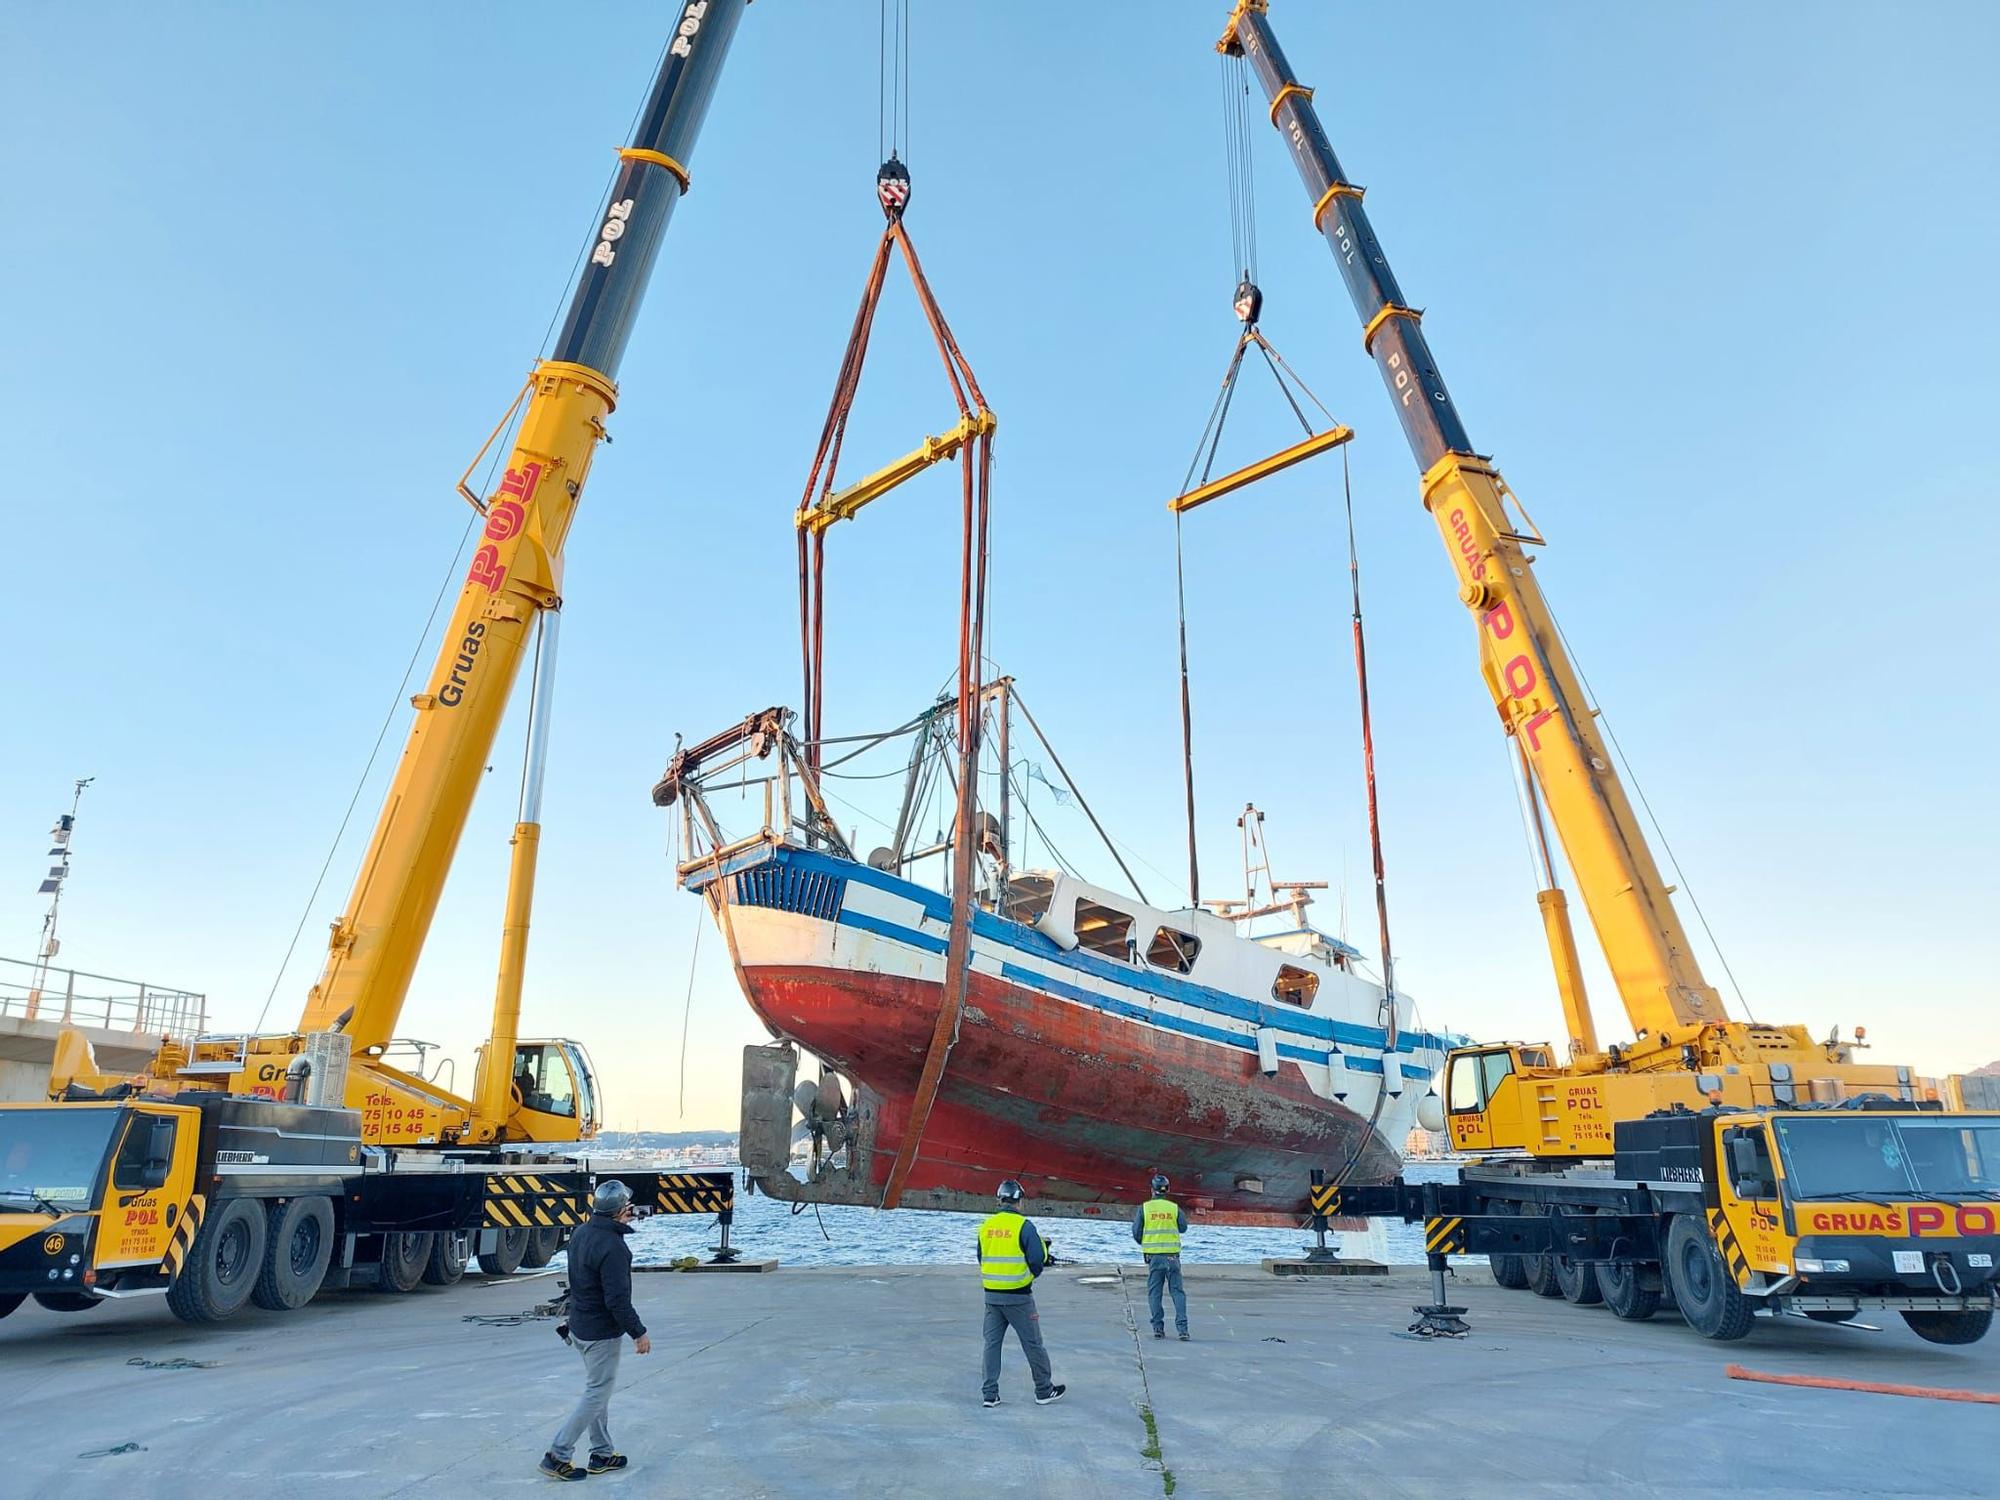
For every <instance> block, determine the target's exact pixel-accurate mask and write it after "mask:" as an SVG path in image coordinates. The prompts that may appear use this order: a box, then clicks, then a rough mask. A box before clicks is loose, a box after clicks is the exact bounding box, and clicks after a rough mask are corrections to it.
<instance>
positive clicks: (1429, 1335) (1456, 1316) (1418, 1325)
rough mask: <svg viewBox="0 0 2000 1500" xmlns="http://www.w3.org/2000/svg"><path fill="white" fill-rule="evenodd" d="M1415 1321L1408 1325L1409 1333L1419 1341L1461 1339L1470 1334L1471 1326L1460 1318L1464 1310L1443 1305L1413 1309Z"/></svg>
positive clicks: (1433, 1304)
mask: <svg viewBox="0 0 2000 1500" xmlns="http://www.w3.org/2000/svg"><path fill="white" fill-rule="evenodd" d="M1410 1311H1411V1312H1413V1313H1415V1314H1416V1315H1417V1321H1416V1322H1414V1323H1412V1324H1411V1325H1410V1332H1411V1333H1414V1334H1415V1335H1416V1336H1417V1337H1418V1338H1420V1339H1462V1338H1464V1337H1465V1336H1466V1335H1467V1334H1468V1333H1470V1332H1472V1325H1471V1324H1470V1323H1468V1322H1466V1321H1465V1319H1464V1318H1463V1317H1461V1316H1460V1314H1462V1313H1463V1312H1464V1311H1465V1309H1464V1308H1462V1307H1447V1306H1445V1305H1444V1304H1443V1303H1432V1304H1430V1305H1428V1306H1423V1307H1413V1308H1411V1309H1410Z"/></svg>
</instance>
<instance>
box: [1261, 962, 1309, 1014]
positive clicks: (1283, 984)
mask: <svg viewBox="0 0 2000 1500" xmlns="http://www.w3.org/2000/svg"><path fill="white" fill-rule="evenodd" d="M1318 993H1319V975H1317V974H1315V973H1313V971H1312V970H1311V969H1300V968H1295V967H1293V966H1292V965H1291V964H1279V965H1278V977H1277V978H1276V979H1274V980H1273V981H1272V982H1271V998H1272V999H1273V1000H1282V1001H1283V1002H1284V1003H1285V1004H1287V1005H1301V1006H1303V1005H1311V1004H1312V1003H1313V996H1314V995H1317V994H1318Z"/></svg>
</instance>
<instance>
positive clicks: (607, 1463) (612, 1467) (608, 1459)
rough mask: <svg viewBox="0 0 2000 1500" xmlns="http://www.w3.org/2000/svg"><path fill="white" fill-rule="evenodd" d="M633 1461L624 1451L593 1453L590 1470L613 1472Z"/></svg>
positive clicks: (596, 1472) (594, 1471)
mask: <svg viewBox="0 0 2000 1500" xmlns="http://www.w3.org/2000/svg"><path fill="white" fill-rule="evenodd" d="M630 1462H632V1460H631V1459H629V1458H627V1457H626V1456H625V1455H624V1454H622V1453H593V1454H591V1455H590V1472H591V1473H593V1474H611V1473H615V1472H616V1471H617V1470H619V1469H622V1468H624V1467H625V1466H626V1465H627V1464H629V1463H630Z"/></svg>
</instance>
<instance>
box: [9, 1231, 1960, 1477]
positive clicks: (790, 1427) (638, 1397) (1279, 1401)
mask: <svg viewBox="0 0 2000 1500" xmlns="http://www.w3.org/2000/svg"><path fill="white" fill-rule="evenodd" d="M1135 1270H1136V1268H1134V1267H1132V1266H1126V1267H1123V1268H1122V1269H1121V1268H1117V1267H1108V1266H1106V1267H1090V1266H1067V1265H1065V1266H1059V1267H1057V1268H1055V1269H1054V1270H1052V1271H1050V1272H1049V1273H1048V1274H1047V1275H1046V1276H1044V1277H1043V1278H1042V1281H1041V1284H1040V1292H1039V1298H1040V1302H1041V1309H1042V1322H1043V1327H1044V1331H1045V1334H1046V1337H1047V1341H1048V1344H1049V1347H1050V1350H1051V1352H1052V1353H1053V1355H1054V1360H1055V1371H1056V1378H1057V1379H1058V1380H1061V1381H1064V1382H1066V1383H1067V1384H1068V1386H1069V1395H1068V1398H1067V1399H1066V1400H1064V1401H1062V1402H1061V1403H1059V1404H1057V1405H1053V1406H1048V1407H1038V1406H1036V1405H1035V1404H1034V1403H1033V1401H1032V1400H1031V1399H1030V1395H1031V1393H1030V1390H1029V1386H1028V1381H1027V1376H1026V1370H1025V1366H1024V1364H1023V1361H1022V1360H1021V1358H1020V1352H1019V1349H1018V1348H1017V1347H1013V1346H1011V1345H1010V1347H1009V1350H1008V1354H1007V1359H1006V1363H1005V1365H1004V1368H1003V1374H1002V1393H1001V1394H1002V1398H1003V1401H1004V1403H1005V1404H1003V1405H1002V1406H1000V1407H999V1408H998V1409H997V1410H993V1411H986V1410H982V1409H981V1407H980V1406H979V1402H978V1394H979V1391H978V1386H979V1378H978V1377H979V1371H978V1364H979V1339H978V1326H979V1318H980V1311H979V1291H978V1287H977V1284H976V1278H975V1274H974V1273H973V1271H972V1270H971V1269H970V1268H969V1267H923V1268H911V1267H885V1268H880V1269H855V1270H837V1271H835V1270H827V1271H795V1270H780V1271H778V1272H776V1273H774V1274H771V1275H764V1276H690V1275H672V1274H668V1275H649V1276H642V1277H640V1278H638V1290H637V1299H638V1305H639V1308H640V1311H641V1314H642V1316H644V1317H645V1319H646V1321H647V1322H648V1323H649V1324H650V1325H651V1327H652V1329H653V1337H654V1351H653V1353H652V1354H651V1355H650V1356H649V1357H646V1358H643V1359H642V1358H638V1357H635V1356H634V1355H633V1354H632V1353H631V1351H630V1348H629V1346H628V1347H627V1350H626V1354H625V1361H624V1365H623V1368H622V1370H621V1372H620V1386H619V1392H618V1396H617V1399H616V1402H615V1403H614V1406H613V1409H612V1418H613V1431H614V1433H615V1434H616V1436H617V1440H618V1443H619V1446H620V1447H621V1448H622V1449H623V1450H624V1451H625V1452H626V1453H628V1454H629V1455H630V1456H631V1458H632V1465H633V1466H632V1468H631V1469H630V1470H628V1471H627V1472H625V1473H624V1474H620V1475H608V1476H602V1477H599V1478H595V1479H591V1480H589V1481H586V1483H587V1484H588V1485H590V1486H592V1487H593V1489H602V1488H607V1487H612V1486H616V1487H619V1488H620V1489H621V1490H622V1491H623V1492H625V1493H628V1494H643V1495H647V1496H662V1497H702V1500H738V1497H742V1500H763V1497H785V1500H791V1497H798V1500H827V1497H833V1496H857V1497H860V1496H868V1497H878V1496H879V1497H899V1500H900V1497H908V1500H919V1497H921V1500H936V1497H940V1496H959V1495H967V1496H980V1497H999V1496H1013V1495H1021V1496H1030V1497H1034V1500H1082V1497H1093V1500H1094V1497H1120V1500H1122V1497H1128V1496H1129V1497H1153V1496H1161V1495H1166V1494H1172V1495H1174V1496H1176V1497H1187V1500H1205V1497H1211V1496H1213V1497H1231V1500H1242V1497H1258V1496H1285V1497H1294V1496H1312V1495H1357V1496H1363V1497H1369V1500H1373V1497H1377V1496H1428V1495H1437V1496H1449V1497H1452V1500H1465V1497H1468V1496H1474V1497H1477V1496H1489V1495H1491V1496H1512V1495H1526V1494H1536V1495H1568V1496H1582V1495H1590V1496H1604V1495H1697V1494H1698V1495H1704V1496H1717V1495H1742V1496H1751V1495H1755V1496H1759V1497H1766V1500H1776V1497H1785V1496H1797V1497H1806V1496H1812V1497H1823V1496H1828V1495H1861V1494H1867V1495H1873V1496H1880V1495H1912V1496H1916V1495H1922V1496H1942V1495H1954V1496H1964V1495H1977V1494H1987V1493H1991V1492H1992V1490H1993V1489H1994V1480H1993V1473H1994V1465H1995V1459H1994V1457H1993V1455H1994V1453H1995V1451H1996V1446H1997V1445H2000V1410H1996V1409H1995V1408H1994V1407H1992V1406H1988V1405H1973V1404H1960V1403H1957V1402H1947V1401H1942V1400H1935V1399H1913V1398H1909V1397H1900V1396H1887V1395H1874V1394H1863V1393H1857V1392H1852V1391H1835V1390H1816V1389H1799V1388H1793V1387H1786V1386H1778V1385H1767V1384H1747V1383H1744V1382H1742V1381H1738V1380H1732V1379H1729V1378H1728V1377H1727V1376H1726V1375H1725V1373H1724V1371H1725V1367H1726V1366H1728V1365H1729V1364H1731V1363H1732V1362H1734V1363H1739V1364H1742V1365H1744V1366H1747V1367H1750V1368H1752V1369H1756V1370H1762V1371H1773V1372H1780V1373H1784V1372H1790V1373H1801V1374H1810V1375H1816V1376H1832V1377H1838V1378H1843V1379H1849V1380H1863V1381H1874V1382H1886V1383H1897V1384H1905V1385H1913V1386H1926V1387H1948V1388H1956V1389H1961V1390H1974V1391H1980V1392H2000V1337H1996V1339H1995V1341H1993V1342H1992V1343H1988V1344H1981V1345H1974V1346H1972V1347H1970V1348H1939V1347H1935V1346H1932V1345H1929V1344H1925V1343H1923V1342H1922V1341H1920V1340H1918V1339H1917V1338H1916V1337H1915V1336H1914V1335H1912V1334H1910V1333H1909V1332H1908V1331H1907V1330H1906V1329H1905V1328H1904V1327H1903V1326H1902V1323H1901V1321H1900V1320H1899V1319H1897V1318H1896V1317H1895V1316H1894V1315H1893V1314H1888V1315H1877V1316H1871V1317H1869V1318H1868V1319H1867V1321H1869V1322H1871V1323H1878V1324H1880V1325H1881V1331H1879V1332H1867V1331H1862V1330H1857V1329H1851V1328H1840V1327H1826V1326H1821V1325H1818V1324H1809V1323H1805V1322H1802V1321H1798V1320H1787V1321H1786V1322H1784V1323H1783V1324H1781V1325H1766V1324H1765V1323H1763V1322H1761V1321H1760V1323H1759V1325H1758V1327H1757V1329H1756V1330H1755V1331H1754V1332H1753V1333H1752V1334H1751V1336H1750V1337H1749V1338H1748V1339H1746V1340H1744V1341H1743V1342H1742V1343H1739V1344H1730V1345H1718V1344H1712V1343H1709V1342H1706V1341H1705V1340H1703V1339H1700V1338H1697V1337H1696V1336H1694V1335H1693V1334H1692V1333H1690V1332H1689V1331H1688V1330H1687V1329H1686V1328H1684V1327H1682V1326H1681V1324H1680V1322H1679V1320H1678V1319H1677V1318H1675V1317H1673V1316H1672V1315H1671V1314H1667V1313H1663V1314H1661V1316H1660V1317H1658V1318H1657V1319H1655V1320H1654V1321H1653V1322H1651V1323H1645V1324H1630V1323H1621V1322H1619V1321H1617V1320H1616V1319H1614V1318H1613V1317H1612V1316H1611V1315H1610V1314H1609V1313H1607V1312H1605V1311H1604V1310H1603V1309H1601V1308H1576V1307H1570V1306H1568V1305H1566V1304H1564V1303H1561V1302H1548V1301H1544V1300H1542V1299H1540V1298H1538V1297H1536V1296H1534V1295H1533V1294H1532V1293H1528V1292H1509V1291H1502V1290H1500V1289H1498V1288H1495V1287H1494V1286H1492V1285H1491V1284H1490V1283H1489V1282H1486V1281H1485V1279H1484V1276H1483V1274H1480V1273H1468V1274H1467V1276H1466V1277H1465V1278H1463V1279H1462V1280H1460V1281H1459V1282H1458V1283H1457V1285H1456V1286H1455V1288H1454V1292H1455V1298H1456V1300H1458V1301H1460V1302H1462V1303H1465V1304H1467V1305H1468V1306H1469V1307H1470V1309H1471V1311H1470V1314H1469V1316H1470V1321H1471V1322H1472V1325H1473V1332H1472V1334H1471V1335H1470V1336H1469V1337H1467V1338H1465V1339H1462V1340H1458V1341H1454V1342H1442V1343H1431V1342H1423V1341H1419V1340H1416V1339H1414V1338H1411V1337H1409V1336H1408V1335H1407V1334H1406V1333H1405V1332H1404V1330H1405V1328H1406V1326H1407V1325H1408V1323H1409V1322H1410V1304H1411V1303H1413V1302H1418V1301H1422V1300H1426V1299H1425V1297H1424V1296H1423V1291H1424V1282H1423V1278H1422V1277H1421V1275H1420V1274H1418V1273H1416V1272H1414V1271H1407V1270H1406V1271H1398V1272H1396V1273H1395V1274H1393V1275H1391V1276H1388V1277H1377V1278H1365V1279H1353V1280H1339V1281H1289V1280H1287V1281H1279V1280H1276V1279H1274V1278H1272V1277H1270V1276H1268V1275H1266V1274H1264V1273H1263V1272H1261V1271H1257V1270H1255V1269H1252V1268H1248V1267H1216V1266H1192V1267H1190V1268H1189V1274H1188V1292H1189V1299H1190V1310H1191V1313H1192V1318H1193V1326H1194V1341H1193V1342H1192V1343H1187V1344H1182V1343H1178V1342H1176V1341H1175V1340H1174V1339H1173V1338H1172V1337H1171V1333H1170V1335H1169V1337H1168V1339H1167V1340H1166V1341H1165V1342H1156V1341H1155V1340H1154V1339H1153V1338H1152V1337H1151V1334H1150V1333H1149V1332H1148V1330H1147V1326H1146V1314H1145V1279H1144V1274H1143V1271H1138V1272H1137V1274H1136V1275H1135ZM557 1285H558V1281H557V1278H554V1277H540V1278H532V1277H530V1278H518V1279H515V1280H512V1281H506V1282H499V1283H493V1282H485V1281H482V1280H480V1279H478V1278H468V1279H467V1280H466V1281H465V1282H464V1283H463V1284H461V1285H460V1286H458V1287H456V1288H452V1289H450V1290H446V1291H438V1290H433V1289H430V1288H425V1289H423V1290H421V1291H419V1292H417V1293H414V1294H411V1295H409V1296H406V1297H401V1298H390V1297H385V1296H380V1295H366V1294H353V1293H342V1294H330V1295H328V1296H326V1297H324V1298H322V1299H321V1300H319V1301H318V1302H315V1303H314V1304H313V1305H312V1306H310V1307H308V1308H307V1309H305V1310H304V1311H303V1312H299V1313H292V1314H286V1315H276V1314H267V1313H262V1312H258V1311H257V1310H255V1309H249V1310H246V1312H245V1313H244V1314H242V1315H241V1316H239V1317H238V1318H237V1319H235V1320H233V1321H231V1322H229V1323H225V1324H221V1325H218V1326H214V1327H208V1328H189V1327H185V1326H183V1325H181V1324H179V1323H177V1322H175V1321H174V1319H173V1318H172V1316H171V1315H170V1314H169V1313H168V1312H167V1310H166V1308H165V1307H164V1306H161V1305H160V1304H159V1303H158V1302H157V1301H148V1302H143V1303H138V1304H124V1305H119V1306H105V1307H99V1308H97V1309H95V1310H93V1311H90V1312H85V1313H77V1314H62V1313H52V1312H48V1311H45V1310H43V1309H42V1308H40V1307H37V1306H35V1305H34V1304H32V1303H30V1304H29V1305H27V1306H24V1307H22V1308H21V1309H20V1310H19V1311H17V1312H16V1313H14V1314H13V1315H12V1316H11V1317H9V1318H7V1319H6V1320H4V1321H0V1390H4V1393H5V1395H4V1400H0V1448H4V1451H5V1454H6V1461H5V1468H4V1473H5V1476H6V1480H5V1485H4V1492H5V1493H6V1494H7V1495H9V1496H10V1497H28V1496H48V1497H56V1496H61V1497H65V1500H71V1497H87V1496H97V1495H106V1496H110V1495H116V1496H119V1497H121V1500H130V1497H132V1496H135V1495H144V1496H147V1497H158V1500H173V1497H181V1496H187V1497H199V1500H217V1497H225V1496H237V1495H245V1494H251V1493H257V1494H278V1495H282V1496H284V1497H285V1500H313V1497H320V1496H328V1497H339V1500H365V1497H376V1496H437V1497H455V1496H468V1497H470V1496H482V1497H483V1496H494V1495H505V1494H513V1493H522V1492H530V1491H533V1490H536V1489H538V1488H540V1487H542V1486H545V1485H547V1484H548V1483H549V1481H547V1480H545V1479H543V1478H541V1477H540V1476H539V1475H537V1474H536V1472H535V1468H534V1465H535V1462H536V1460H537V1459H538V1457H539V1456H540V1454H541V1452H542V1449H543V1447H544V1445H545V1442H546V1439H547V1437H548V1434H549V1432H550V1431H551V1430H552V1429H553V1428H554V1427H555V1425H556V1423H557V1421H558V1420H559V1419H560V1417H561V1415H562V1414H563V1413H564V1412H565V1411H566V1410H567V1408H568V1406H569V1405H570V1403H571V1402H572V1401H573V1399H574V1396H575V1394H576V1391H577V1388H578V1386H579V1384H580V1376H581V1362H580V1361H579V1360H578V1358H577V1356H576V1355H575V1354H574V1353H573V1352H571V1351H570V1350H568V1349H567V1348H565V1347H564V1346H563V1345H562V1344H561V1343H560V1342H559V1341H558V1340H557V1339H556V1337H555V1335H554V1332H553V1331H552V1330H553V1326H554V1325H553V1324H552V1323H551V1322H548V1321H526V1322H520V1323H513V1324H507V1323H494V1322H486V1321H468V1319H486V1318H505V1317H506V1316H508V1315H510V1314H516V1313H524V1312H528V1311H530V1310H531V1309H532V1308H533V1307H534V1306H535V1305H536V1304H537V1303H539V1302H542V1301H545V1300H546V1299H548V1298H549V1297H550V1296H552V1295H553V1294H554V1293H555V1291H556V1290H557ZM181 1360H186V1361H198V1362H200V1366H199V1367H176V1366H175V1365H174V1362H175V1361H181ZM1148 1413H1150V1415H1151V1427H1150V1428H1149V1426H1148V1421H1147V1416H1148ZM1155 1434H1156V1441H1155ZM127 1444H136V1445H138V1446H137V1448H136V1449H135V1450H128V1451H123V1452H119V1451H113V1450H117V1449H120V1448H121V1447H123V1446H124V1445H127ZM1149 1450H1150V1451H1149ZM591 1492H593V1490H585V1491H583V1493H591Z"/></svg>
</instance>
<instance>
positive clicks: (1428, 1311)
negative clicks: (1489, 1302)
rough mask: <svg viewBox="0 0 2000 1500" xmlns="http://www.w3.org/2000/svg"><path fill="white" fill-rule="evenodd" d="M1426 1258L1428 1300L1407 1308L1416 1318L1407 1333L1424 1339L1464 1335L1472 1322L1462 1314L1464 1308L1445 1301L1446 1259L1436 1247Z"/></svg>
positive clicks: (1457, 1337)
mask: <svg viewBox="0 0 2000 1500" xmlns="http://www.w3.org/2000/svg"><path fill="white" fill-rule="evenodd" d="M1425 1258H1426V1259H1427V1260H1428V1261H1429V1262H1430V1268H1431V1300H1430V1301H1429V1302H1428V1303H1426V1304H1424V1305H1422V1306H1420V1307H1413V1308H1411V1309H1410V1311H1411V1312H1413V1313H1415V1314H1416V1315H1417V1321H1416V1322H1414V1323H1412V1324H1411V1325H1410V1332H1411V1333H1414V1334H1415V1335H1416V1336H1417V1337H1418V1338H1425V1339H1460V1338H1464V1337H1465V1336H1466V1335H1467V1334H1468V1333H1470V1332H1472V1325H1471V1324H1470V1323H1468V1322H1466V1321H1465V1318H1464V1317H1463V1316H1462V1314H1463V1313H1464V1312H1465V1309H1464V1308H1462V1307H1452V1306H1450V1305H1448V1304H1447V1303H1446V1302H1445V1290H1444V1271H1445V1258H1444V1256H1443V1255H1441V1254H1440V1253H1438V1252H1437V1251H1435V1250H1433V1251H1432V1252H1431V1253H1430V1254H1429V1255H1428V1256H1427V1257H1425Z"/></svg>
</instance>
